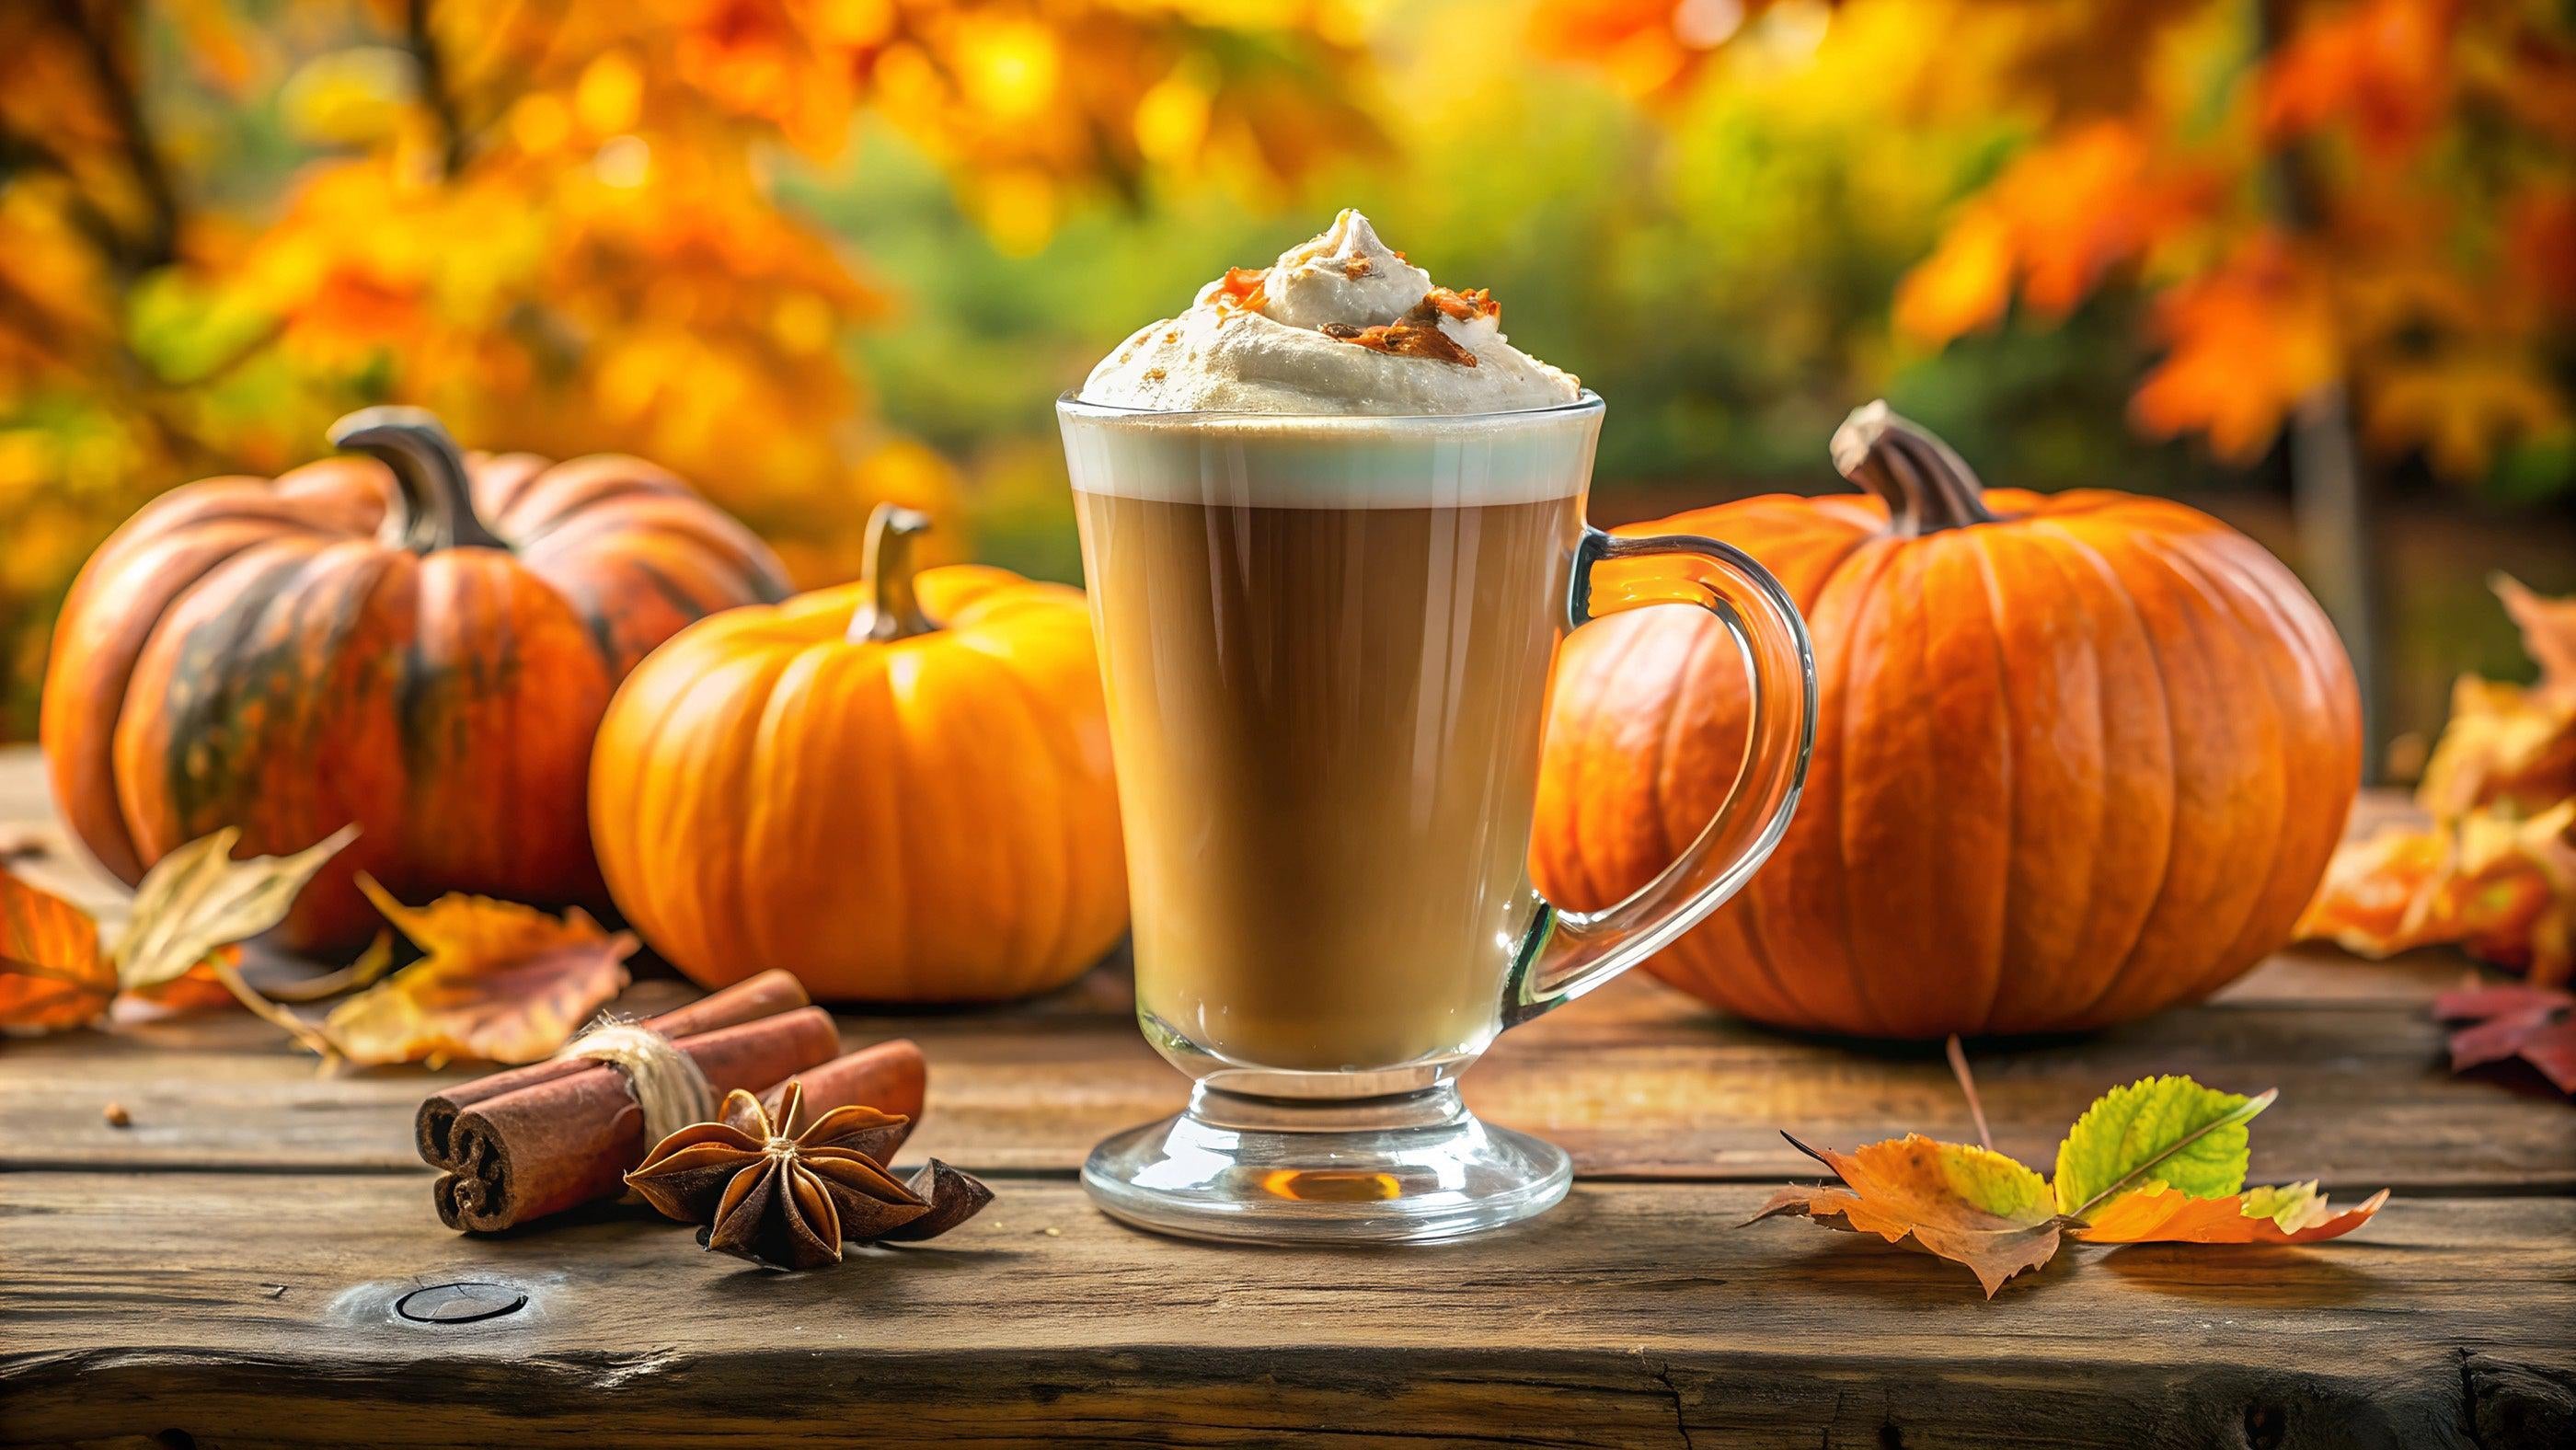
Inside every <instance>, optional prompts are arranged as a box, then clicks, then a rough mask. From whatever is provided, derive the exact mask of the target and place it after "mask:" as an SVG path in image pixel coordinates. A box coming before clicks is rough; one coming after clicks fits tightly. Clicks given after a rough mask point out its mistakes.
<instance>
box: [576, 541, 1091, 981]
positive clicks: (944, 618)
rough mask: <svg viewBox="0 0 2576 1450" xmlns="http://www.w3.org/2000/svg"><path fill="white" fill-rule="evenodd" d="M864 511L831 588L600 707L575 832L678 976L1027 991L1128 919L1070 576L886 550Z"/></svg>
mask: <svg viewBox="0 0 2576 1450" xmlns="http://www.w3.org/2000/svg"><path fill="white" fill-rule="evenodd" d="M924 526H925V521H924V520H923V519H922V518H921V517H920V516H919V515H917V514H913V513H910V512H908V511H905V510H901V509H894V508H885V509H881V510H880V511H879V512H878V514H877V516H876V517H875V518H874V519H873V520H872V521H871V525H870V531H869V539H868V551H867V561H866V567H865V573H864V575H863V576H862V578H861V579H860V581H859V582H858V583H857V584H855V585H849V586H845V587H842V588H837V589H826V590H821V591H818V592H816V593H812V594H806V595H801V596H799V597H797V598H795V599H791V600H789V601H787V602H786V603H784V604H781V605H779V606H777V607H775V608H766V609H744V610H736V611H734V612H732V613H730V614H726V615H723V616H721V617H719V618H716V619H710V620H708V621H706V622H705V623H704V624H700V625H696V626H693V627H691V628H689V629H687V630H684V631H682V632H681V633H680V635H679V636H678V637H677V638H675V639H673V640H672V641H671V642H670V643H669V644H667V645H664V646H663V647H662V648H661V650H659V651H658V652H656V653H655V654H654V656H653V657H652V658H651V659H648V660H646V661H645V662H644V664H643V665H642V666H641V667H640V668H638V669H637V670H636V671H635V673H634V675H633V676H632V677H631V678H630V679H628V680H627V682H626V684H625V686H624V687H623V688H622V689H620V690H619V691H618V693H617V699H616V701H615V703H614V704H612V705H611V706H610V707H609V711H608V717H607V719H606V720H605V721H604V722H602V724H601V726H600V733H599V748H598V751H597V753H596V755H595V756H594V757H593V760H592V764H591V827H592V834H593V835H594V836H595V837H596V838H597V839H598V841H599V846H600V864H601V865H602V867H604V868H605V870H606V872H607V875H608V884H609V888H610V890H611V891H612V892H613V893H614V895H615V896H616V899H617V903H618V905H619V906H620V907H621V908H623V909H624V911H625V913H626V916H627V919H628V920H629V921H631V922H632V923H633V924H634V925H635V926H636V928H637V929H638V930H640V931H642V932H643V934H644V937H645V939H646V940H647V941H649V942H651V943H652V944H653V946H654V948H655V949H656V950H658V951H660V952H661V953H662V954H663V955H664V956H665V957H668V958H669V959H670V960H671V961H672V962H673V963H674V964H675V965H677V966H678V967H679V968H680V970H682V971H684V972H686V973H688V975H689V976H690V978H691V979H693V980H695V981H697V982H699V983H700V984H702V985H705V986H709V987H714V986H720V985H722V984H724V983H727V982H733V981H738V980H740V979H741V978H744V977H748V976H750V975H752V974H753V973H755V972H759V971H763V970H766V969H768V968H770V967H783V968H785V969H787V970H788V971H791V972H794V973H795V974H796V975H797V976H798V977H800V978H802V979H803V980H804V982H805V985H806V987H807V988H808V989H809V990H811V991H812V992H813V993H814V994H815V995H816V996H818V997H824V998H830V999H835V1000H843V1001H852V1000H864V1001H880V1002H973V1001H993V1000H998V999H1001V998H1007V997H1016V996H1021V995H1024V994H1027V993H1031V992H1038V991H1043V990H1045V989H1047V988H1049V987H1053V986H1056V985H1059V984H1061V983H1063V982H1065V981H1068V980H1070V979H1071V978H1073V977H1074V976H1076V975H1078V974H1079V973H1080V972H1081V971H1082V970H1083V968H1085V967H1087V966H1089V965H1090V964H1091V963H1093V962H1094V961H1097V960H1098V959H1099V958H1100V957H1101V956H1102V955H1103V954H1104V953H1106V952H1107V951H1108V950H1109V949H1110V947H1111V946H1113V945H1115V944H1116V942H1117V940H1118V937H1119V935H1120V934H1121V933H1122V932H1124V931H1125V930H1126V927H1127V873H1126V863H1125V857H1124V856H1123V855H1122V854H1121V853H1120V847H1119V838H1118V800H1117V791H1116V783H1115V781H1114V779H1113V777H1112V776H1111V774H1110V767H1109V727H1108V718H1107V715H1106V712H1105V711H1104V709H1103V706H1102V704H1101V695H1100V678H1099V674H1098V672H1097V669H1096V668H1095V666H1094V664H1093V662H1092V645H1091V619H1090V614H1089V612H1088V610H1086V608H1085V607H1084V604H1083V598H1082V594H1081V591H1079V590H1076V589H1070V588H1067V587H1065V586H1063V585H1060V584H1036V583H1031V582H1029V581H1028V580H1025V579H1022V578H1020V577H1019V576H1017V575H1015V574H1011V573H1008V572H1006V571H1004V570H1000V569H992V568H984V567H978V566H972V565H956V566H951V567H948V568H941V569H929V570H924V571H922V572H921V573H920V574H919V576H918V577H917V578H916V577H915V575H914V573H913V570H912V567H911V564H910V560H909V554H910V543H909V541H910V539H911V538H912V537H913V536H914V534H915V533H916V532H917V531H918V530H919V529H921V528H922V527H924Z"/></svg>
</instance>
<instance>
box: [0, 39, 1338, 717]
mask: <svg viewBox="0 0 2576 1450" xmlns="http://www.w3.org/2000/svg"><path fill="white" fill-rule="evenodd" d="M1237 8H1241V7H1229V6H1222V5H1218V6H1208V7H1198V6H1192V5H1188V4H1183V3H1170V4H1160V3H1145V4H1129V3H1111V0H1102V3H1089V0H1043V3H1038V0H873V3H868V0H843V3H800V0H598V3H579V4H553V3H546V4H528V3H521V0H372V3H353V0H342V3H335V0H177V3H173V4H170V5H167V6H148V7H147V6H144V5H141V4H138V3H135V0H9V3H8V4H6V5H5V6H0V519H5V520H6V521H7V528H6V530H5V536H0V561H5V575H0V580H5V582H0V648H5V649H6V650H7V651H8V652H9V654H10V656H13V657H14V658H13V659H0V666H5V667H6V674H7V676H8V678H10V679H12V680H14V681H17V682H20V688H19V689H18V690H17V692H16V696H15V698H13V699H10V700H8V701H7V702H6V703H7V704H8V705H9V706H10V707H11V708H10V709H9V710H8V711H7V712H6V713H0V738H5V737H6V736H8V735H10V734H13V733H20V732H22V731H23V729H24V724H25V720H26V717H27V713H28V709H29V706H30V705H31V703H32V702H31V700H30V699H29V698H28V696H27V691H28V690H29V689H31V688H32V682H33V681H34V679H35V678H36V676H37V674H38V673H39V666H40V662H41V651H42V648H43V642H44V632H43V629H42V628H41V627H40V625H41V622H42V615H43V614H44V613H45V612H46V611H48V610H49V609H50V607H51V604H52V601H53V599H54V598H55V597H56V596H57V595H58V594H59V592H60V590H61V589H62V587H63V586H64V585H65V583H66V582H67V581H68V579H69V576H70V574H71V572H72V571H73V570H74V569H76V568H77V566H78V564H79V563H80V561H81V559H82V558H83V557H84V556H85V554H86V553H87V551H88V549H89V548H90V547H92V546H93V545H95V544H96V543H97V541H98V540H99V539H100V538H101V537H103V536H104V534H105V533H106V532H107V530H108V529H109V528H111V527H113V526H114V525H115V524H116V523H117V522H118V521H120V520H121V519H122V518H123V517H124V516H125V515H126V514H127V513H129V512H131V511H132V509H133V508H135V507H136V506H138V505H139V504H140V503H142V502H143V501H144V500H145V499H146V498H147V497H149V496H150V495H151V494H152V493H154V492H157V491H159V490H160V489H162V488H166V487H168V486H170V485H172V484H174V483H177V482H181V481H183V480H185V479H188V478H191V477H196V476H201V475H205V474H210V473H219V472H251V473H259V474H268V473H274V472H276V471H278V470H280V469H282V468H285V467H287V466H290V465H292V464H294V463H296V462H298V461H300V460H302V459H305V458H307V457H310V456H312V455H313V454H315V453H316V452H317V451H319V450H320V447H321V443H320V440H321V434H322V430H323V428H324V427H325V425H327V423H328V422H329V421H330V420H331V419H332V418H333V417H335V416H337V415H338V414H339V413H341V412H343V411H345V410H347V409H349V408H351V407H353V406H356V405H360V404H363V403H367V402H371V401H377V400H384V399H398V400H401V401H405V402H413V403H419V404H423V405H426V406H428V407H430V408H432V409H434V410H436V411H437V412H438V413H440V414H441V415H442V416H443V417H444V418H445V419H446V421H447V423H448V425H449V426H450V428H451V430H452V431H454V432H455V433H456V434H457V436H459V437H460V438H462V439H464V440H467V441H468V443H469V444H479V445H488V446H508V447H512V448H524V449H530V450H534V451H538V452H543V453H551V454H555V455H558V456H561V455H568V454H575V453H583V452H592V451H604V450H617V451H627V452H634V453H638V454H642V455H645V456H647V457H650V458H653V459H655V460H656V461H658V462H661V463H663V464H665V465H667V466H669V467H671V468H673V469H675V470H676V471H678V472H679V473H681V474H682V475H683V476H686V477H688V478H690V479H692V480H693V481H695V482H696V483H697V484H699V486H700V487H701V488H703V489H705V490H706V491H708V492H709V493H711V494H713V495H714V496H715V497H716V498H717V499H718V500H720V501H721V502H723V503H724V504H725V505H727V506H728V507H730V508H732V509H733V510H734V511H735V512H737V513H739V514H740V515H742V516H743V517H744V518H745V519H746V520H748V521H749V522H751V523H752V524H753V525H754V526H755V527H758V528H761V529H762V530H763V531H764V532H766V533H768V534H769V535H770V536H771V537H772V538H773V539H774V540H776V541H777V542H778V544H779V545H780V548H781V551H782V552H783V553H784V554H786V555H787V557H788V558H789V561H790V564H791V566H792V567H794V568H795V569H796V570H797V572H798V573H799V574H800V575H801V576H803V577H805V578H806V579H808V580H819V579H822V578H828V577H836V576H840V575H845V574H847V573H849V572H850V571H852V570H853V569H854V568H855V566H856V564H857V559H858V547H859V535H858V530H859V528H860V526H861V524H862V522H863V521H864V519H865V518H866V516H867V503H868V502H869V501H870V500H872V499H878V498H895V499H899V500H901V501H903V502H906V503H910V504H913V505H916V506H918V507H922V508H925V509H929V510H931V511H933V512H934V513H939V512H943V511H944V510H945V509H946V507H947V505H948V503H949V501H950V496H951V487H950V484H951V478H950V470H949V466H948V465H947V464H946V463H945V462H944V461H943V460H941V459H940V458H939V457H938V456H937V455H936V454H934V453H932V452H930V451H929V450H927V449H925V448H923V447H921V446H920V445H919V444H918V443H915V442H912V441H909V440H907V439H905V438H903V437H901V436H899V435H896V434H893V433H891V432H888V431H886V430H884V429H881V428H879V427H876V426H874V425H873V424H872V422H871V418H870V413H869V409H868V405H867V398H866V393H865V389H864V387H863V386H862V383H861V380H860V378H859V377H858V375H857V374H856V372H855V371H854V369H853V368H852V366H851V365H850V360H849V358H848V356H847V354H846V352H845V351H844V350H843V349H842V347H841V346H840V343H841V340H842V337H843V335H844V333H845V332H846V331H847V330H849V329H852V328H854V327H859V326H864V325H867V324H870V323H871V322H873V321H875V320H877V319H878V318H879V317H880V316H881V314H882V313H883V311H884V305H885V297H884V289H883V288H882V287H881V285H880V284H878V283H877V282H876V281H874V280H873V279H871V278H870V277H868V276H867V275H866V274H865V272H864V271H863V269H862V268H861V266H860V265H859V263H858V261H857V259H856V258H854V257H853V256H851V255H850V254H849V253H848V252H847V251H846V250H845V248H844V247H843V245H842V244H841V243H840V242H839V241H838V240H837V239H836V238H834V237H832V236H831V235H829V234H828V233H826V232H825V231H824V230H822V229H821V228H819V227H818V226H816V225H815V224H814V222H813V221H812V219H811V218H810V217H808V216H805V215H803V214H800V213H799V212H797V211H795V210H793V209H791V208H789V207H787V206H784V205H782V204H781V202H780V199H779V192H780V179H779V178H780V176H781V175H782V173H785V172H787V171H789V170H792V169H793V168H794V167H796V166H798V165H820V164H827V163H829V162H830V161H831V160H832V159H833V158H834V157H835V156H837V155H838V154H839V153H840V152H841V151H843V149H844V148H845V147H846V145H847V143H848V141H849V138H850V136H851V134H852V122H853V118H854V117H855V116H856V114H857V113H858V112H859V110H860V109H861V108H862V107H866V108H869V109H870V110H871V111H872V112H873V113H875V114H877V115H881V116H883V117H885V118H887V119H888V120H889V121H890V122H891V123H892V124H893V125H895V126H897V127H899V128H900V129H901V130H902V131H903V132H904V133H905V134H907V135H909V136H911V137H913V138H915V139H916V140H917V142H918V144H919V145H920V146H921V147H922V148H923V149H924V150H925V151H926V152H928V153H929V154H931V155H934V156H936V157H938V158H940V159H941V160H942V161H944V162H945V163H946V164H947V165H949V166H950V167H951V168H953V170H954V174H955V176H956V179H957V184H958V187H959V190H960V194H961V195H962V196H964V197H966V198H967V199H968V202H969V204H970V205H971V206H972V208H973V209H974V210H975V211H976V212H977V213H978V214H979V215H980V216H981V217H982V218H983V220H984V221H985V223H986V224H987V225H988V226H989V228H990V229H991V230H992V231H993V232H994V233H995V234H997V235H1000V236H1005V237H1012V236H1017V237H1032V236H1038V235H1043V234H1044V233H1045V232H1046V231H1047V230H1048V229H1049V228H1050V227H1051V226H1052V225H1053V223H1054V221H1055V218H1056V216H1057V214H1058V213H1059V212H1060V211H1061V210H1063V209H1065V208H1066V207H1068V206H1071V205H1075V204H1077V203H1078V202H1079V201H1080V200H1081V199H1083V198H1084V197H1086V196H1087V195H1091V194H1106V195H1112V196H1114V195H1120V194H1131V193H1132V192H1133V190H1134V188H1135V187H1136V186H1137V185H1139V184H1140V178H1141V176H1142V174H1143V173H1144V172H1145V171H1146V170H1147V169H1148V168H1149V167H1152V166H1155V165H1184V164H1186V165H1199V164H1207V165H1222V166H1227V167H1232V168H1237V169H1239V170H1242V171H1244V172H1246V173H1249V174H1251V175H1253V176H1256V177H1259V178H1262V179H1264V180H1268V181H1280V180H1285V179H1289V178H1293V177H1295V176H1297V175H1300V174H1302V173H1303V172H1304V171H1305V170H1307V169H1308V168H1309V167H1311V166H1312V165H1313V164H1314V163H1315V162H1316V161H1317V160H1318V159H1320V158H1322V157H1324V156H1327V155H1331V154H1336V153H1339V152H1342V151H1346V150H1349V149H1353V148H1358V147H1365V146H1366V145H1368V144H1370V142H1371V139H1372V137H1373V134H1374V132H1373V128H1372V126H1371V124H1370V123H1369V121H1368V120H1367V118H1366V117H1365V116H1364V115H1363V114H1361V113H1360V112H1359V111H1358V110H1356V109H1354V108H1353V107H1352V105H1351V104H1350V103H1349V101H1348V100H1347V99H1346V96H1347V94H1348V93H1349V92H1351V91H1352V90H1353V89H1355V87H1354V85H1353V84H1352V82H1351V79H1350V78H1351V76H1352V74H1353V73H1354V72H1355V71H1356V70H1357V68H1358V66H1359V57H1358V54H1357V52H1356V51H1355V50H1354V49H1353V48H1352V47H1351V46H1349V45H1348V44H1345V43H1343V42H1342V41H1340V40H1337V39H1335V38H1334V37H1333V33H1332V32H1333V27H1331V26H1329V25H1322V24H1317V23H1313V22H1314V20H1315V19H1316V7H1311V6H1306V5H1296V4H1289V5H1279V6H1270V7H1262V8H1265V9H1267V10H1268V11H1270V12H1272V13H1270V14H1268V15H1267V16H1265V17H1262V20H1263V23H1262V24H1261V25H1259V26H1248V25H1237V24H1234V23H1232V22H1229V21H1228V20H1227V19H1225V18H1224V12H1225V11H1227V10H1230V9H1237ZM1201 9H1206V10H1208V11H1211V12H1213V13H1211V14H1208V15H1201V14H1199V13H1197V12H1198V11H1199V10H1201ZM246 158H251V159H253V160H256V161H259V162H265V163H266V164H265V165H258V164H246ZM12 725H15V726H16V728H15V729H12V728H11V726H12Z"/></svg>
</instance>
